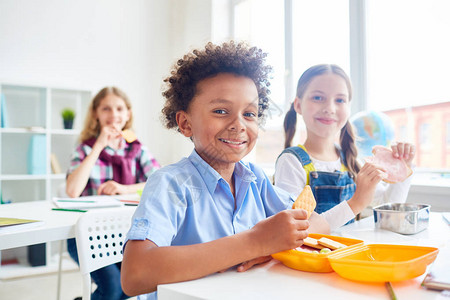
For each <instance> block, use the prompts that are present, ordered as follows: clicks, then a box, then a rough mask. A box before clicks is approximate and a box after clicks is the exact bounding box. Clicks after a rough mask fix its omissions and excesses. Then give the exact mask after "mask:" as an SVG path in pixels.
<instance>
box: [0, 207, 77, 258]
mask: <svg viewBox="0 0 450 300" xmlns="http://www.w3.org/2000/svg"><path fill="white" fill-rule="evenodd" d="M52 207H53V205H52V204H51V203H50V202H49V201H32V202H23V203H13V204H4V205H1V206H0V216H2V217H10V218H22V219H33V220H42V221H44V224H43V225H40V226H37V227H32V228H24V229H23V230H22V229H17V230H14V231H12V232H8V233H2V232H1V231H0V250H4V249H10V248H16V247H22V246H28V245H34V244H40V243H46V242H52V241H58V240H64V239H69V238H73V237H75V224H76V222H77V220H78V218H79V216H80V214H82V213H81V212H66V211H53V210H52Z"/></svg>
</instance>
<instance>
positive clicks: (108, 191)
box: [97, 180, 127, 195]
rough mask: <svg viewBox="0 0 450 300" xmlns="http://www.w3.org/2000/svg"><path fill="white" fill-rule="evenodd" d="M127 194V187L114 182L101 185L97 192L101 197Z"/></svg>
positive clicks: (110, 181)
mask: <svg viewBox="0 0 450 300" xmlns="http://www.w3.org/2000/svg"><path fill="white" fill-rule="evenodd" d="M126 193H127V189H126V185H123V184H120V183H117V182H115V181H113V180H109V181H107V182H104V183H102V184H100V186H99V187H98V190H97V194H99V195H121V194H126Z"/></svg>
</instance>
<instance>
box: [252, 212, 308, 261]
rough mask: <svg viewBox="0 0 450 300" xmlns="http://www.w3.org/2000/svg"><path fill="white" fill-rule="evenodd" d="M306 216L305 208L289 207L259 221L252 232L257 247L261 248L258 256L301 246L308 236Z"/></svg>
mask: <svg viewBox="0 0 450 300" xmlns="http://www.w3.org/2000/svg"><path fill="white" fill-rule="evenodd" d="M306 216H307V213H306V211H305V210H303V209H288V210H283V211H281V212H279V213H277V214H276V215H273V216H271V217H269V218H267V219H265V220H262V221H260V222H259V223H257V224H256V225H255V226H254V227H253V228H252V229H251V234H252V237H253V242H254V244H255V247H257V248H258V249H259V253H260V254H259V255H258V256H267V255H270V254H272V253H276V252H279V251H283V250H287V249H294V248H297V247H299V246H301V245H302V244H303V239H304V238H306V237H307V236H308V231H307V229H308V227H309V222H308V220H307V219H306Z"/></svg>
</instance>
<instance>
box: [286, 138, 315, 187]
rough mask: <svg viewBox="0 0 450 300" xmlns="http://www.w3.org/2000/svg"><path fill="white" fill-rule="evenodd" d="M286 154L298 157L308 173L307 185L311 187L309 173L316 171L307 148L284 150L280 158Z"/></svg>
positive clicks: (299, 147) (297, 147)
mask: <svg viewBox="0 0 450 300" xmlns="http://www.w3.org/2000/svg"><path fill="white" fill-rule="evenodd" d="M284 153H291V154H293V155H295V157H297V159H298V160H299V161H300V163H301V164H302V166H303V169H304V170H305V172H306V184H307V185H309V182H310V180H309V173H311V172H313V171H315V170H316V169H315V168H314V165H313V163H312V160H311V158H310V157H309V154H308V152H307V151H306V148H305V147H304V146H303V145H298V146H294V147H289V148H286V149H284V150H283V152H281V154H280V155H279V156H278V157H280V156H281V155H282V154H284Z"/></svg>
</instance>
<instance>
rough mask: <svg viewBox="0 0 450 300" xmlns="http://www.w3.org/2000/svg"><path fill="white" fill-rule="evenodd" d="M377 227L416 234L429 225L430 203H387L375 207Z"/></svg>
mask: <svg viewBox="0 0 450 300" xmlns="http://www.w3.org/2000/svg"><path fill="white" fill-rule="evenodd" d="M373 217H374V219H375V228H381V229H387V230H390V231H394V232H397V233H401V234H415V233H418V232H421V231H423V230H425V229H427V227H428V222H429V220H430V205H428V204H413V203H386V204H382V205H378V206H376V207H374V208H373Z"/></svg>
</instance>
